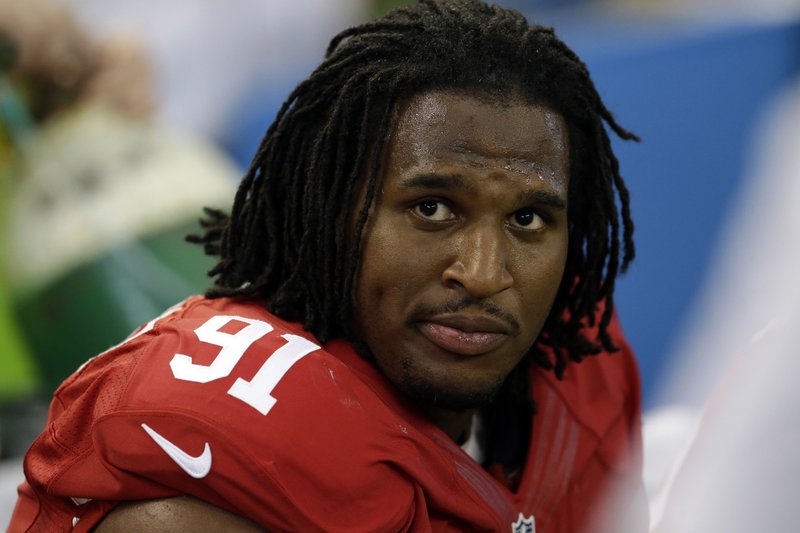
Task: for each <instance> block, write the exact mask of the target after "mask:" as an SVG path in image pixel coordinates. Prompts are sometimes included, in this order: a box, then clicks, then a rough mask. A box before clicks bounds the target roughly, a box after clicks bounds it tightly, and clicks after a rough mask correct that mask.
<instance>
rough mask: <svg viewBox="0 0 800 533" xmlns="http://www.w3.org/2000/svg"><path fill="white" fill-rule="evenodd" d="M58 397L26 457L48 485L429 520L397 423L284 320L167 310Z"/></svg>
mask: <svg viewBox="0 0 800 533" xmlns="http://www.w3.org/2000/svg"><path fill="white" fill-rule="evenodd" d="M209 323H210V324H211V325H209ZM203 328H205V329H203ZM198 332H199V333H198ZM281 350H283V351H281ZM301 352H303V353H302V355H299V354H300V353H301ZM54 406H55V408H54V409H53V411H52V413H51V415H52V417H51V420H50V423H49V426H48V429H47V431H46V432H45V433H44V434H43V435H42V436H41V437H40V438H39V440H38V441H37V442H36V443H35V445H34V447H33V448H32V449H31V452H30V453H29V457H28V459H27V460H26V463H28V464H29V465H30V466H31V468H30V470H31V472H30V474H31V475H30V476H29V478H30V479H32V480H33V481H32V486H33V487H34V488H35V489H36V490H37V491H39V492H40V493H46V494H49V495H60V496H63V497H64V498H65V499H69V500H73V501H75V500H78V501H81V502H84V501H87V500H92V501H100V502H113V501H120V500H139V499H153V498H161V497H168V496H173V495H177V494H188V495H191V496H194V497H197V498H199V499H202V500H204V501H207V502H209V503H211V504H213V505H217V506H219V507H221V508H224V509H227V510H229V511H232V512H234V513H237V514H241V515H244V516H247V517H248V518H250V519H252V520H254V521H255V522H257V523H258V524H260V525H261V526H262V527H265V528H266V529H267V530H270V531H343V532H346V531H405V530H408V529H409V527H411V524H413V523H421V522H424V521H426V520H425V517H424V516H423V515H424V513H425V506H424V501H422V502H421V501H420V498H419V494H418V492H419V488H418V487H417V486H416V485H415V483H414V480H412V479H410V478H409V477H408V475H407V474H406V473H405V472H404V471H403V469H402V468H399V467H398V464H399V461H394V460H393V457H400V456H404V455H408V454H407V453H406V452H407V450H404V447H405V446H407V444H406V443H405V442H404V440H403V434H402V432H401V431H400V430H399V429H397V428H395V429H394V430H393V429H392V427H391V423H387V422H386V414H385V413H382V412H380V411H381V409H382V406H381V405H380V404H379V403H376V400H375V397H374V395H372V394H370V393H369V391H367V390H365V388H364V385H363V384H362V383H360V382H359V380H358V379H357V378H356V377H355V376H354V375H353V374H352V373H351V372H349V371H348V368H347V367H346V366H345V365H343V364H342V363H341V362H340V361H339V360H337V359H336V358H335V357H333V356H332V355H330V354H329V353H327V352H326V351H325V350H324V349H322V348H320V347H319V346H316V345H315V344H313V342H312V341H310V340H309V339H308V338H306V337H305V336H303V335H302V332H297V331H294V330H291V329H289V328H287V327H285V326H283V325H281V324H278V323H274V324H269V323H267V322H265V321H264V320H261V318H252V317H246V316H238V315H232V314H220V313H219V312H218V311H215V310H214V311H209V312H208V313H205V314H203V313H199V314H198V313H195V314H194V315H192V316H190V317H182V316H177V317H172V318H170V319H169V320H165V321H163V322H162V323H157V324H155V325H154V327H152V328H151V329H149V330H148V331H145V332H143V333H141V334H139V335H138V336H137V337H136V338H134V339H132V340H130V341H129V342H127V343H124V344H123V345H121V346H120V347H118V348H116V349H114V350H112V351H110V352H107V353H106V354H104V355H103V356H101V357H99V358H97V359H96V360H93V361H91V362H90V363H89V364H87V365H86V366H85V367H84V368H83V369H82V370H81V371H80V372H79V373H78V374H77V375H76V376H75V377H73V378H71V379H70V380H69V381H68V382H67V383H65V385H64V386H63V387H62V389H61V390H60V391H59V392H58V395H57V398H56V400H55V401H54ZM48 458H53V459H56V463H53V462H52V461H48V460H47V459H48ZM423 500H424V498H423Z"/></svg>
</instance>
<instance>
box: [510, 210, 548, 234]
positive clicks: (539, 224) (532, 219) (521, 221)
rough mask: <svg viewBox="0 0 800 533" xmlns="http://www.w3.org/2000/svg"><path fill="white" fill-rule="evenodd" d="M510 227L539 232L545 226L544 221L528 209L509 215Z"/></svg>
mask: <svg viewBox="0 0 800 533" xmlns="http://www.w3.org/2000/svg"><path fill="white" fill-rule="evenodd" d="M510 221H511V225H512V226H514V227H515V228H521V229H526V230H534V231H535V230H539V229H542V228H543V227H544V225H545V221H544V219H543V218H542V217H541V215H539V214H538V213H537V212H536V211H534V210H533V209H531V208H530V207H526V208H524V209H520V210H519V211H517V212H515V213H514V214H513V215H511V219H510Z"/></svg>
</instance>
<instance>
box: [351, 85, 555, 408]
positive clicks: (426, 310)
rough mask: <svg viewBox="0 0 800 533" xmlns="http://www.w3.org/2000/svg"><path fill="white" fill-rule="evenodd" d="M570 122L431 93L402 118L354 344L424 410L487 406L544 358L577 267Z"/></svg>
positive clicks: (407, 106) (404, 109)
mask: <svg viewBox="0 0 800 533" xmlns="http://www.w3.org/2000/svg"><path fill="white" fill-rule="evenodd" d="M568 174H569V148H568V145H567V131H566V126H565V124H564V120H563V119H562V117H561V116H560V115H559V114H557V113H555V112H553V111H550V110H549V109H547V108H544V107H541V106H537V105H530V104H527V103H524V102H522V101H515V100H512V101H511V102H504V103H491V101H487V100H485V99H481V100H479V99H476V98H474V97H470V96H467V95H464V94H456V93H450V92H440V91H431V92H426V93H422V94H420V95H417V96H414V97H412V98H410V99H409V100H408V101H406V102H404V103H402V104H401V105H400V107H399V109H398V115H397V118H396V125H395V128H394V131H393V135H392V137H391V138H390V140H389V142H388V144H387V146H386V147H385V151H384V159H383V166H382V171H381V176H380V180H381V181H380V183H379V186H378V193H376V199H375V202H374V205H373V206H372V209H371V212H370V217H369V220H368V222H367V226H366V227H365V229H364V234H363V236H362V260H361V267H360V271H359V274H358V278H357V286H356V291H355V313H356V331H357V333H358V335H359V336H360V338H361V339H362V340H363V341H364V342H366V344H367V345H368V346H369V348H370V350H371V352H372V354H373V356H374V360H375V363H376V364H377V365H378V367H380V369H381V370H382V371H383V373H384V374H385V375H386V376H387V377H388V378H389V379H390V380H391V381H392V382H393V383H394V384H395V385H396V386H397V387H399V388H400V389H401V390H402V391H404V392H405V393H406V394H408V395H409V396H411V398H412V399H414V400H416V401H417V402H418V403H420V404H421V406H422V407H423V408H424V407H426V406H429V407H434V408H446V409H454V410H461V409H467V408H473V407H477V406H480V405H482V404H484V403H485V402H486V401H488V400H489V399H490V398H491V397H492V396H493V394H494V393H495V392H496V391H497V389H498V388H499V387H500V385H501V384H502V382H503V380H504V379H505V377H506V376H507V375H508V373H509V372H510V371H511V370H512V369H513V368H514V367H515V366H516V365H517V364H518V363H519V361H520V360H521V358H522V357H523V356H524V355H525V353H526V352H527V351H528V349H529V348H530V347H531V346H532V345H533V343H534V341H535V340H536V337H537V336H538V334H539V331H540V330H541V328H542V325H543V324H544V321H545V319H546V318H547V315H548V313H549V311H550V306H551V305H552V303H553V299H554V298H555V295H556V292H557V290H558V287H559V284H560V282H561V277H562V274H563V271H564V264H565V261H566V257H567V237H568V234H567V185H568Z"/></svg>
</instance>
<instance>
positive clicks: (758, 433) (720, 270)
mask: <svg viewBox="0 0 800 533" xmlns="http://www.w3.org/2000/svg"><path fill="white" fill-rule="evenodd" d="M799 81H800V80H799ZM732 112H734V111H733V110H732ZM759 138H760V141H761V142H760V145H759V147H758V149H757V151H756V153H757V154H758V158H757V160H756V163H755V165H754V166H753V170H752V172H751V176H750V179H749V180H748V181H747V183H746V185H745V187H744V188H743V190H742V192H741V195H740V197H739V198H738V200H737V201H736V202H735V204H734V205H733V207H732V209H731V211H730V216H729V221H728V223H727V226H726V228H727V229H726V235H725V236H724V239H723V241H722V247H721V252H720V254H719V256H718V258H717V260H716V262H715V268H714V269H713V270H712V272H713V275H712V276H711V277H710V281H709V283H708V286H707V290H706V293H705V297H704V299H703V301H702V304H701V305H700V306H699V311H698V312H696V313H695V315H694V321H693V324H694V327H693V328H692V330H691V331H690V332H689V335H688V336H687V337H686V339H685V340H684V342H683V343H682V344H681V345H680V347H679V349H678V351H677V353H678V354H679V355H680V357H681V360H680V364H679V366H678V370H677V371H676V372H675V373H674V375H673V376H672V378H671V380H670V381H669V387H668V388H667V392H666V394H665V395H664V398H665V402H666V403H670V402H675V401H688V402H690V403H691V404H693V405H704V413H703V417H702V419H701V420H700V423H699V426H698V430H697V435H696V437H695V439H694V441H693V443H692V444H691V446H690V448H689V450H688V452H687V453H686V455H685V457H684V459H683V460H679V461H678V462H676V463H675V468H676V474H675V476H674V480H673V482H672V483H670V484H669V486H668V491H667V494H666V496H664V495H663V494H659V493H656V494H651V504H653V505H654V507H656V508H658V506H659V505H663V514H660V516H654V517H653V518H654V523H655V527H654V528H653V531H654V532H655V533H689V532H709V533H717V532H719V533H723V532H724V533H739V532H741V533H744V532H753V531H759V532H761V531H764V532H779V533H782V532H794V531H800V513H799V512H798V509H797V504H796V499H797V495H798V494H800V447H799V446H798V442H800V414H799V413H798V407H800V382H798V380H799V379H800V377H799V376H800V357H798V354H797V351H798V346H800V277H798V276H799V275H800V83H798V84H796V85H795V86H794V87H792V88H791V89H790V90H788V91H787V92H786V93H785V94H784V95H782V96H781V98H779V99H778V101H777V102H776V104H775V106H774V108H773V109H772V110H771V112H770V113H769V116H768V120H767V121H766V128H765V129H764V130H763V132H762V134H761V135H760V137H759ZM712 391H713V393H712ZM659 497H663V501H661V502H658V501H656V500H657V499H658V498H659Z"/></svg>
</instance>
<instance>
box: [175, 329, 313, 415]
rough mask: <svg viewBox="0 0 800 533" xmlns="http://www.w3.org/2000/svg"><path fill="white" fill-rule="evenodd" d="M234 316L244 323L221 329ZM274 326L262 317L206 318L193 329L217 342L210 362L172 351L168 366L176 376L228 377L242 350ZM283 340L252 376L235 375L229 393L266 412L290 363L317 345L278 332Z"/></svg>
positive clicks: (190, 378) (209, 341) (194, 378)
mask: <svg viewBox="0 0 800 533" xmlns="http://www.w3.org/2000/svg"><path fill="white" fill-rule="evenodd" d="M233 320H236V321H240V322H244V323H245V324H247V325H246V326H245V327H244V328H242V329H241V330H239V331H237V332H236V333H225V332H224V331H220V330H221V329H222V328H223V327H224V326H225V325H226V324H228V323H229V322H231V321H233ZM273 329H274V328H273V327H272V326H271V325H270V324H268V323H266V322H263V321H261V320H254V319H252V318H243V317H239V316H229V315H218V316H214V317H211V318H210V319H208V320H207V321H206V322H205V323H204V324H203V325H201V326H200V327H198V328H197V329H195V330H194V332H195V334H196V335H197V338H198V340H200V341H201V342H205V343H207V344H213V345H215V346H219V347H220V348H221V349H220V351H219V353H218V354H217V356H216V357H215V358H214V360H213V361H212V362H211V364H209V365H201V364H197V363H195V362H193V360H192V357H191V356H190V355H184V354H180V353H178V354H175V356H174V357H173V358H172V361H170V363H169V366H170V368H171V369H172V375H173V376H175V378H176V379H181V380H184V381H194V382H196V383H208V382H210V381H214V380H217V379H221V378H225V377H228V376H229V375H230V373H231V371H233V368H234V367H235V366H236V364H237V363H238V362H239V360H240V359H241V358H242V356H243V355H244V353H245V352H246V351H247V350H248V349H249V348H250V346H252V345H253V343H254V342H256V341H257V340H258V339H260V338H261V337H263V336H264V335H266V334H268V333H270V332H271V331H272V330H273ZM281 337H283V338H284V339H285V340H286V344H284V345H283V346H281V347H280V348H278V349H277V350H276V351H275V352H274V353H273V354H272V355H270V356H269V357H267V359H266V360H265V361H264V364H263V365H261V368H259V369H258V372H256V374H255V376H253V379H251V380H250V381H246V380H244V379H242V378H237V379H236V381H235V382H234V384H233V386H232V387H231V388H230V389H228V394H230V395H231V396H233V397H234V398H238V399H239V400H241V401H243V402H244V403H246V404H247V405H249V406H251V407H252V408H254V409H255V410H257V411H258V412H259V413H261V414H262V415H266V414H267V413H268V412H269V410H270V409H272V406H273V405H275V402H276V401H277V400H276V399H275V398H274V397H273V396H272V390H273V389H274V388H275V386H276V385H277V384H278V382H279V381H280V380H281V379H282V378H283V376H284V375H285V374H286V372H288V371H289V369H290V368H292V366H293V365H294V364H295V363H296V362H297V361H299V360H300V359H302V358H303V357H305V356H306V355H308V354H310V353H311V352H313V351H315V350H318V349H319V348H320V347H319V346H317V345H316V344H314V343H313V342H311V341H309V340H308V339H306V338H304V337H300V336H299V335H291V334H289V333H287V334H285V335H281Z"/></svg>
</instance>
